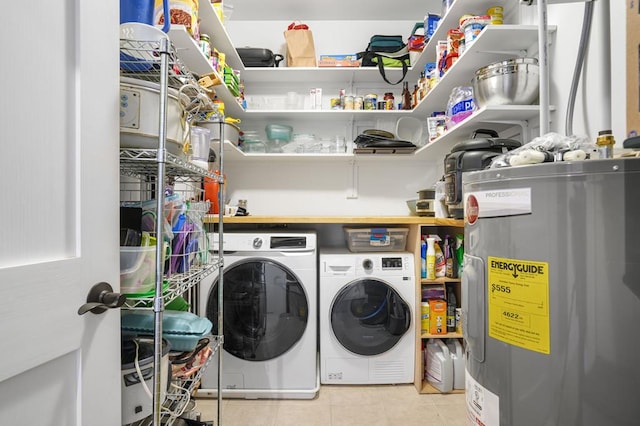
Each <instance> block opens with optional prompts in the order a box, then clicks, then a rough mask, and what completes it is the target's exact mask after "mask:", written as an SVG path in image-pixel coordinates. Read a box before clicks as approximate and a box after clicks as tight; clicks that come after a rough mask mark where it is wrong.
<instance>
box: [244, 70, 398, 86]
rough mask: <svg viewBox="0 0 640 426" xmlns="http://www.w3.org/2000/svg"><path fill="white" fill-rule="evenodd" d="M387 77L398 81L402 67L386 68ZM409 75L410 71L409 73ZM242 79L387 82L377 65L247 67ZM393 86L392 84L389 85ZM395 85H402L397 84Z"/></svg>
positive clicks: (247, 81)
mask: <svg viewBox="0 0 640 426" xmlns="http://www.w3.org/2000/svg"><path fill="white" fill-rule="evenodd" d="M385 73H386V75H387V79H388V80H390V81H393V82H395V81H398V80H399V79H400V77H402V68H385ZM407 75H408V73H407ZM242 79H243V80H244V81H245V83H246V84H247V87H250V84H251V83H283V82H286V83H336V82H344V84H346V83H349V82H353V83H365V84H366V83H373V84H375V85H378V86H379V85H380V84H385V85H386V84H387V83H385V82H384V80H383V79H382V76H381V75H380V71H379V70H378V68H377V67H283V68H279V67H278V68H246V69H245V72H244V73H242ZM389 87H391V86H389ZM395 87H400V88H401V87H402V86H401V85H400V86H399V85H396V86H395Z"/></svg>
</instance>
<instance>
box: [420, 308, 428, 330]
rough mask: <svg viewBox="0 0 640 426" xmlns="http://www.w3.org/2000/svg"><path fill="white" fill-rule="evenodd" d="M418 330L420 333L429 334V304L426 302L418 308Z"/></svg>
mask: <svg viewBox="0 0 640 426" xmlns="http://www.w3.org/2000/svg"><path fill="white" fill-rule="evenodd" d="M420 329H421V331H422V333H428V332H429V302H426V301H423V302H422V304H421V306H420Z"/></svg>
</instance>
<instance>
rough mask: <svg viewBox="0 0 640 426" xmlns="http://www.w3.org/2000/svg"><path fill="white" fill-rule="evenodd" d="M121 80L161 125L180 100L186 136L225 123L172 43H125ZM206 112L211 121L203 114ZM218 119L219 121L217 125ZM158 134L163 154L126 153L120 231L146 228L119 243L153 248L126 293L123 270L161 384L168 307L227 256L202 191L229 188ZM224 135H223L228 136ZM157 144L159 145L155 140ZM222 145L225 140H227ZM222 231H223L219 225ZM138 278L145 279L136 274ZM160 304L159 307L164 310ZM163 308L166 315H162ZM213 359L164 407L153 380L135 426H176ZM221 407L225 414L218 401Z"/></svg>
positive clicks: (175, 389)
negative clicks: (192, 128)
mask: <svg viewBox="0 0 640 426" xmlns="http://www.w3.org/2000/svg"><path fill="white" fill-rule="evenodd" d="M120 77H121V85H122V84H124V85H125V86H127V84H128V85H138V86H144V87H147V88H149V89H151V90H157V91H158V92H159V93H160V97H159V106H158V115H159V121H158V123H159V124H160V123H164V124H166V121H167V108H166V104H167V97H168V94H169V92H171V93H172V96H174V97H175V98H177V99H178V102H179V103H180V108H181V109H183V110H184V111H182V113H184V116H183V117H182V119H185V120H186V124H187V126H185V129H188V125H191V123H192V122H195V121H200V120H202V119H203V118H205V119H207V120H208V121H209V120H210V121H215V122H219V123H220V120H222V119H223V117H222V116H221V115H220V114H217V113H216V112H215V111H216V109H215V105H214V103H213V102H212V101H211V98H212V96H211V95H212V92H210V91H208V90H207V89H205V88H203V87H201V86H200V84H198V81H197V79H196V77H195V76H194V75H193V74H191V72H190V71H189V70H188V69H187V68H186V67H185V66H184V65H183V64H182V63H181V61H180V60H179V58H178V57H177V55H176V50H175V47H174V46H173V44H171V43H170V41H169V40H168V39H166V38H162V37H161V38H160V39H159V40H155V41H153V40H152V41H142V40H130V39H121V40H120ZM207 112H212V113H213V114H204V113H207ZM122 113H123V112H122V110H121V114H122ZM173 114H175V111H173ZM212 117H213V118H214V120H211V118H212ZM183 124H185V123H183ZM121 127H122V123H121ZM158 134H159V136H158V137H157V142H158V144H157V145H155V144H152V145H151V146H152V147H155V146H157V147H158V148H164V149H138V148H121V149H120V200H121V223H122V217H123V216H122V215H123V211H125V212H126V214H128V215H130V216H129V217H128V219H131V217H133V218H134V219H135V220H137V219H138V218H140V222H141V226H137V227H135V226H134V227H129V226H125V227H122V229H121V240H123V235H124V236H125V237H124V240H123V241H121V246H133V247H134V248H138V247H140V248H143V247H146V246H155V249H154V250H153V253H154V256H153V258H152V257H151V256H146V255H144V256H142V258H143V260H142V261H139V260H136V262H135V264H136V268H139V269H134V270H133V273H134V279H133V280H132V281H131V282H129V283H126V284H128V285H125V284H123V271H122V270H121V275H120V282H121V292H122V293H124V294H125V295H126V296H127V300H126V302H125V305H124V306H123V307H124V308H126V309H150V310H151V309H153V310H154V317H155V318H154V319H155V323H156V328H155V333H154V346H155V347H154V377H155V378H159V377H161V376H162V375H163V374H164V372H163V371H161V369H160V364H161V362H160V357H161V353H162V350H161V348H162V345H161V340H162V314H163V311H164V305H167V304H169V303H171V302H172V301H174V300H176V299H178V298H179V297H180V296H183V295H184V296H185V297H187V298H188V297H189V296H187V294H192V293H193V292H192V291H191V290H192V289H193V288H195V289H197V285H198V284H199V283H200V281H202V280H203V279H204V278H205V277H206V276H208V275H209V274H211V273H212V272H214V271H216V270H217V269H219V268H222V264H223V259H222V256H221V255H218V256H214V255H213V254H212V253H210V252H209V241H208V238H207V234H206V232H205V227H204V217H205V215H207V213H208V212H209V207H210V203H209V201H207V200H206V198H205V191H204V187H205V182H211V181H214V182H218V183H223V181H224V180H223V178H222V176H221V175H218V174H215V173H211V172H209V171H208V170H206V169H204V168H202V167H199V166H198V165H196V164H193V163H191V162H189V161H187V160H186V156H185V158H183V157H182V156H181V155H182V152H180V153H179V154H181V155H174V154H172V153H170V152H168V151H167V149H166V141H167V138H166V135H164V136H160V135H163V132H162V128H160V130H159V131H158ZM220 134H221V135H222V134H223V133H222V130H221V133H220ZM138 136H140V135H138ZM142 136H143V137H147V136H148V135H142ZM151 139H154V138H153V137H151ZM220 139H221V140H222V137H221V138H220ZM147 142H148V141H147ZM152 142H153V141H152ZM183 142H184V146H183V150H184V152H185V153H186V152H188V151H189V149H190V148H189V144H190V141H189V140H188V139H185V141H183ZM134 146H135V145H134ZM142 146H146V145H142ZM219 148H220V150H219V155H220V159H219V162H220V164H222V146H221V144H220V147H219ZM210 158H211V155H210ZM220 168H221V169H222V167H220ZM138 214H140V215H141V216H138ZM219 226H222V223H221V222H220V225H219ZM123 229H124V231H125V232H124V233H123ZM146 251H150V250H146ZM134 258H135V257H134ZM138 259H140V256H138ZM121 263H122V249H121ZM139 270H142V271H143V272H141V273H140V274H138V271H139ZM128 272H129V271H127V273H128ZM159 275H162V276H161V277H160V276H159ZM125 290H126V291H125ZM160 292H162V297H157V296H156V294H159V293H160ZM158 299H161V303H159V302H160V301H159V300H158ZM158 306H159V307H160V309H158V310H156V309H155V308H156V307H158ZM220 321H221V319H219V322H220ZM219 328H221V327H219ZM222 339H223V337H222V336H221V335H220V336H212V339H211V340H210V346H211V347H212V348H214V350H213V351H212V355H213V354H214V353H216V352H217V351H218V350H219V347H220V342H221V341H222ZM212 355H210V356H209V358H208V359H207V360H206V362H204V363H203V365H202V366H201V367H200V368H199V369H198V371H197V372H196V374H195V375H193V376H192V377H189V378H188V379H183V380H180V381H178V382H176V383H175V385H176V386H172V387H171V390H170V391H168V392H167V395H166V397H165V398H164V400H161V395H162V392H161V390H160V389H159V386H158V384H159V381H158V382H157V381H156V380H155V379H154V390H153V398H152V402H153V408H154V410H153V411H154V412H153V414H152V415H151V416H149V417H148V418H146V419H144V420H142V421H141V422H137V423H134V425H136V426H138V425H140V426H143V425H144V426H147V425H154V426H157V425H159V424H162V425H171V424H173V423H174V422H175V420H176V419H178V418H179V416H180V415H181V413H182V411H184V410H185V408H186V406H187V404H188V403H189V401H190V397H191V392H192V391H193V389H194V388H195V386H196V385H197V383H199V381H200V377H201V375H202V373H203V372H204V371H205V370H206V368H207V367H208V365H209V362H210V360H211V357H212ZM218 405H219V407H220V400H219V401H218ZM157 407H161V409H158V408H157Z"/></svg>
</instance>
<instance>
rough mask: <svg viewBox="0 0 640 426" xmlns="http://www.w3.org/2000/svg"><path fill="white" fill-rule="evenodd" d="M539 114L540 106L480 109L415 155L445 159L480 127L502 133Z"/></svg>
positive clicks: (424, 157) (503, 106) (422, 157)
mask: <svg viewBox="0 0 640 426" xmlns="http://www.w3.org/2000/svg"><path fill="white" fill-rule="evenodd" d="M539 113H540V107H539V106H538V105H502V106H489V107H485V108H482V109H479V110H478V111H475V112H474V113H473V114H472V115H471V116H470V117H468V118H467V119H466V120H464V121H463V122H461V123H458V124H457V125H456V126H455V127H453V128H452V129H449V131H448V132H447V133H445V134H444V135H442V136H440V137H439V138H438V139H436V140H434V141H433V142H431V143H429V144H428V145H425V146H423V147H421V148H420V149H419V150H417V151H416V152H415V153H414V155H415V156H416V157H418V158H421V159H432V160H435V159H443V158H444V156H445V155H447V154H448V153H449V152H450V151H451V148H452V147H453V146H454V145H455V144H456V143H458V142H462V141H465V140H467V139H469V138H470V137H471V133H472V132H473V131H474V130H477V129H478V128H480V127H482V128H485V129H491V130H495V131H496V132H498V133H500V132H501V131H503V130H505V129H507V128H509V127H513V126H514V125H517V124H518V122H522V121H528V120H531V119H533V118H536V117H538V114H539Z"/></svg>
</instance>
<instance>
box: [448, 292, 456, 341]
mask: <svg viewBox="0 0 640 426" xmlns="http://www.w3.org/2000/svg"><path fill="white" fill-rule="evenodd" d="M456 304H457V301H456V294H455V292H454V291H453V289H452V288H451V287H449V288H448V289H447V333H455V331H456Z"/></svg>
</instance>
